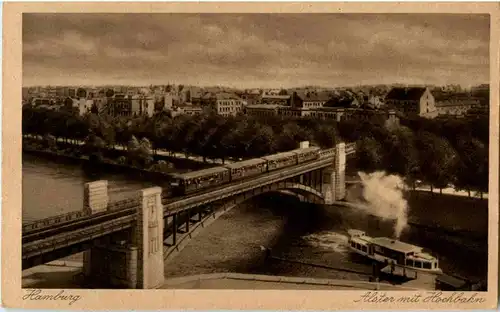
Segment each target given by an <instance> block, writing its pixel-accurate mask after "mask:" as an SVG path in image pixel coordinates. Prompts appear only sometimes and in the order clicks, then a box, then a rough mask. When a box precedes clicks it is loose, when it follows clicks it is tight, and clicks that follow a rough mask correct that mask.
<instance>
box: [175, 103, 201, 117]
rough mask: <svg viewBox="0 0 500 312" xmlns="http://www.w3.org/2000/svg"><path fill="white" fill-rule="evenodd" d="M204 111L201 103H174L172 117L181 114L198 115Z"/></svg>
mask: <svg viewBox="0 0 500 312" xmlns="http://www.w3.org/2000/svg"><path fill="white" fill-rule="evenodd" d="M202 112H203V108H202V107H201V106H199V105H189V104H180V105H174V106H173V107H172V110H171V113H172V117H175V116H179V115H189V116H193V115H198V114H201V113H202Z"/></svg>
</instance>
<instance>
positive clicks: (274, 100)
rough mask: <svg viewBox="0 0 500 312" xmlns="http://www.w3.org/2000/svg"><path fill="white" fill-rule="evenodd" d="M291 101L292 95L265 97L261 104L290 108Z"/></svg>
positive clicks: (262, 98)
mask: <svg viewBox="0 0 500 312" xmlns="http://www.w3.org/2000/svg"><path fill="white" fill-rule="evenodd" d="M290 100H291V97H290V95H263V96H262V97H261V99H260V104H268V105H285V106H289V105H290Z"/></svg>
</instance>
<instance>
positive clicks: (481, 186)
mask: <svg viewBox="0 0 500 312" xmlns="http://www.w3.org/2000/svg"><path fill="white" fill-rule="evenodd" d="M458 146H459V153H460V162H459V166H458V170H457V172H458V175H457V181H456V188H457V189H465V190H467V191H468V193H469V196H470V191H471V189H477V190H479V191H480V192H486V191H487V190H488V169H489V168H488V163H489V160H488V148H487V147H486V145H485V144H483V143H482V142H480V141H479V140H477V139H475V138H472V137H464V138H459V140H458Z"/></svg>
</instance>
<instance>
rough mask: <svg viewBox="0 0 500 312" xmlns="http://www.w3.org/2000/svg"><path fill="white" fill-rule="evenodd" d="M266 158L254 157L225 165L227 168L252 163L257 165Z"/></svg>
mask: <svg viewBox="0 0 500 312" xmlns="http://www.w3.org/2000/svg"><path fill="white" fill-rule="evenodd" d="M264 162H265V161H264V159H262V158H253V159H249V160H244V161H238V162H235V163H232V164H228V165H225V167H226V168H230V169H234V168H240V167H243V166H251V165H256V164H260V163H264Z"/></svg>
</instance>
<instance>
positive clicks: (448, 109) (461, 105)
mask: <svg viewBox="0 0 500 312" xmlns="http://www.w3.org/2000/svg"><path fill="white" fill-rule="evenodd" d="M479 106H480V100H479V99H478V98H474V97H470V96H464V95H454V96H448V97H444V98H440V99H436V109H437V112H438V115H439V116H464V115H466V114H467V112H468V111H469V110H471V109H472V108H476V107H479Z"/></svg>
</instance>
